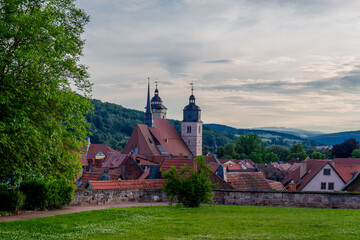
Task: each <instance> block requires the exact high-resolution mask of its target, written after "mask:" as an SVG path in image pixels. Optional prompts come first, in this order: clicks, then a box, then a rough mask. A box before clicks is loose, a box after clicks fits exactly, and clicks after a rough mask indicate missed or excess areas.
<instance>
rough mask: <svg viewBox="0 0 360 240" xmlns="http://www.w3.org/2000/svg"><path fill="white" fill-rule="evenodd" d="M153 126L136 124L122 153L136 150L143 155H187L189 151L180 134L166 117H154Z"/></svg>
mask: <svg viewBox="0 0 360 240" xmlns="http://www.w3.org/2000/svg"><path fill="white" fill-rule="evenodd" d="M154 123H155V126H156V127H154V128H150V127H148V126H147V125H144V124H138V125H137V126H136V127H135V129H134V131H133V133H132V134H131V136H130V139H129V141H128V142H127V144H126V146H125V147H124V149H123V151H122V153H124V154H128V153H130V152H136V151H137V154H141V155H143V156H149V155H168V154H172V155H173V156H177V155H179V154H182V155H183V156H188V155H189V154H190V153H191V152H190V150H189V148H188V147H187V146H186V144H185V142H184V140H183V139H182V138H181V136H180V134H179V133H178V132H177V131H176V130H175V128H173V126H171V124H170V123H169V121H168V120H166V119H154Z"/></svg>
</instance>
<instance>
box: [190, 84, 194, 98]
mask: <svg viewBox="0 0 360 240" xmlns="http://www.w3.org/2000/svg"><path fill="white" fill-rule="evenodd" d="M189 84H190V86H191V95H194V82H191V83H189Z"/></svg>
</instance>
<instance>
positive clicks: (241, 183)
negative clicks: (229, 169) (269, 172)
mask: <svg viewBox="0 0 360 240" xmlns="http://www.w3.org/2000/svg"><path fill="white" fill-rule="evenodd" d="M227 180H228V183H230V184H231V185H232V186H233V187H234V188H235V189H239V190H271V187H270V185H269V183H268V182H267V181H266V178H265V177H264V175H263V174H262V173H261V172H236V173H227Z"/></svg>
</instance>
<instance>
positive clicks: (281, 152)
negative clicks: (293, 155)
mask: <svg viewBox="0 0 360 240" xmlns="http://www.w3.org/2000/svg"><path fill="white" fill-rule="evenodd" d="M266 151H267V152H268V153H271V152H273V153H275V154H276V155H277V156H278V157H279V160H280V161H284V162H285V161H286V160H287V158H288V156H289V155H290V149H289V148H288V147H285V146H280V145H271V146H269V147H267V148H266Z"/></svg>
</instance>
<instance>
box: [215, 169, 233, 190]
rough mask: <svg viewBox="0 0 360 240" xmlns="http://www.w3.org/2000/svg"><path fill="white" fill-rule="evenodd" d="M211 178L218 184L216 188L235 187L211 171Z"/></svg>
mask: <svg viewBox="0 0 360 240" xmlns="http://www.w3.org/2000/svg"><path fill="white" fill-rule="evenodd" d="M209 178H210V180H211V183H212V184H214V185H215V186H216V187H215V188H216V189H234V187H233V186H231V185H230V184H229V183H227V182H226V181H225V180H224V179H222V178H221V177H219V176H218V175H216V174H215V173H213V172H210V175H209Z"/></svg>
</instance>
